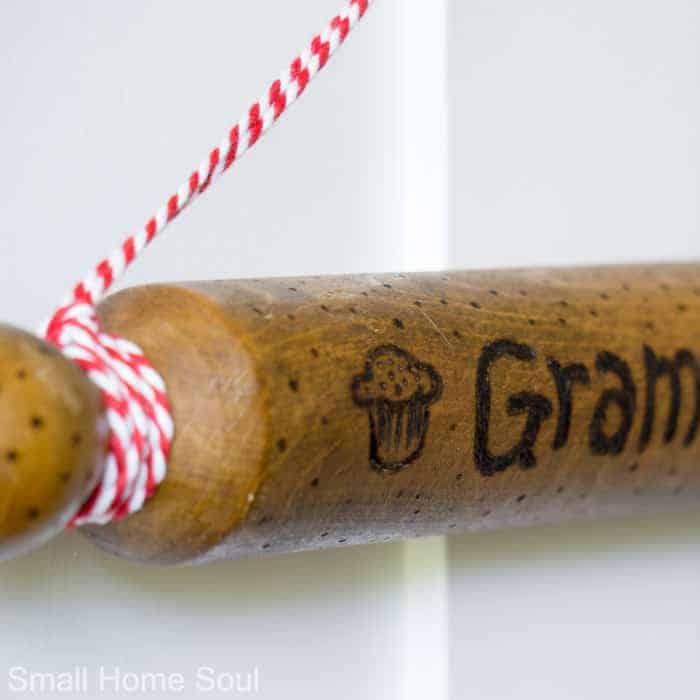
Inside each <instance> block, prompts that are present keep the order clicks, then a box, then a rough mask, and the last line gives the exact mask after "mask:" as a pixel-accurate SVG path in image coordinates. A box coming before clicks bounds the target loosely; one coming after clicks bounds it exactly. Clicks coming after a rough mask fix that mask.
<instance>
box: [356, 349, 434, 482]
mask: <svg viewBox="0 0 700 700" xmlns="http://www.w3.org/2000/svg"><path fill="white" fill-rule="evenodd" d="M441 393H442V380H441V379H440V375H439V374H438V373H437V372H436V371H435V369H434V368H433V367H431V366H430V365H428V364H425V363H424V362H420V361H419V360H418V359H417V358H415V357H414V356H413V355H411V353H409V352H406V351H405V350H402V349H401V348H399V347H397V346H396V345H380V346H379V347H377V348H375V349H374V350H372V351H371V352H369V353H368V354H367V358H366V361H365V370H364V372H363V373H362V374H358V375H356V376H355V377H354V378H353V381H352V397H353V400H354V401H355V403H356V404H357V405H358V406H362V407H363V408H366V409H367V411H368V413H369V428H370V451H369V459H370V463H371V464H372V466H373V467H374V468H375V469H378V470H381V471H398V470H399V469H403V467H405V466H406V465H407V464H410V463H411V462H412V461H413V460H414V459H416V457H418V455H420V453H421V450H422V449H423V445H424V444H425V436H426V433H427V431H428V422H429V420H430V411H429V406H430V405H431V404H433V403H435V402H436V401H437V400H438V399H439V398H440V395H441Z"/></svg>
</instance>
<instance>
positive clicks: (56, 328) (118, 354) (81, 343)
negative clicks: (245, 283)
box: [42, 0, 372, 525]
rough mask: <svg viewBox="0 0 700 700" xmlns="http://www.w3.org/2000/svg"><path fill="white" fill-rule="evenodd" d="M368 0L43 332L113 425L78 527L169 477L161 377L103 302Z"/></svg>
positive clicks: (169, 435) (329, 30)
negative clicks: (108, 316)
mask: <svg viewBox="0 0 700 700" xmlns="http://www.w3.org/2000/svg"><path fill="white" fill-rule="evenodd" d="M371 2H372V0H350V1H349V2H348V3H347V5H346V6H345V7H344V8H343V9H342V10H341V11H340V13H338V14H337V15H336V16H335V17H333V19H332V20H331V21H330V23H329V24H328V26H327V27H326V28H325V30H324V31H323V32H322V33H321V34H319V35H317V36H315V37H314V38H313V39H312V40H311V44H310V45H309V47H308V49H306V51H304V52H303V53H302V54H300V55H299V56H297V57H296V58H295V59H294V60H293V61H292V62H291V64H290V65H289V68H288V69H287V70H285V72H284V73H283V75H282V76H281V77H280V78H278V79H277V80H275V81H274V82H273V83H272V85H270V87H269V89H268V91H267V94H266V95H265V96H264V97H263V98H262V99H261V100H258V101H257V102H254V103H253V105H252V106H251V107H250V109H249V110H248V112H247V113H246V114H245V115H244V116H243V118H242V119H241V120H240V121H239V122H238V123H236V124H234V126H233V127H232V128H231V129H230V130H229V132H228V134H227V135H226V136H225V138H224V139H223V140H222V142H221V143H220V145H219V146H217V147H216V148H214V149H213V150H212V151H211V152H210V153H209V156H208V157H207V158H205V159H204V160H203V161H202V163H201V165H200V166H199V167H198V168H197V170H195V171H194V172H193V173H192V174H191V175H190V176H189V178H188V180H187V182H185V183H184V184H183V185H182V186H181V187H180V188H179V189H178V190H177V192H176V193H175V194H173V195H172V196H171V197H170V198H169V199H168V200H167V202H166V203H165V205H164V206H163V207H161V208H160V209H159V210H158V211H157V212H156V214H155V216H153V217H151V218H150V219H149V220H148V221H147V222H146V225H145V226H144V228H143V229H142V230H141V231H139V232H138V233H135V234H134V235H131V236H129V237H128V238H127V239H126V240H125V241H124V242H123V243H122V245H121V246H120V247H119V248H117V250H115V251H114V253H112V255H110V256H109V257H108V258H105V259H104V260H102V261H101V262H100V263H99V264H98V265H97V266H96V267H95V268H94V269H93V270H92V272H91V273H90V274H89V275H88V276H87V277H86V278H85V279H83V280H82V281H81V282H79V283H78V284H77V285H76V286H75V287H74V288H73V290H72V292H71V294H70V295H69V297H68V298H67V299H66V300H65V301H64V303H63V305H62V306H61V307H60V308H59V309H58V310H57V311H56V312H55V313H54V315H53V316H52V317H51V318H50V320H49V321H48V322H47V323H46V324H45V326H44V328H43V329H42V335H43V336H44V337H45V338H46V339H47V340H49V341H50V342H52V343H54V344H55V345H56V346H58V347H59V348H60V349H61V350H62V352H63V353H64V354H65V355H66V356H68V357H69V358H70V359H71V360H73V361H74V362H76V363H77V364H78V365H79V366H80V367H82V368H83V370H84V371H85V372H86V373H87V375H88V376H89V377H90V379H91V380H92V381H93V382H94V383H95V384H96V385H97V386H98V388H99V389H100V392H101V394H102V398H103V402H104V406H105V412H106V417H107V423H108V427H109V437H108V453H107V459H106V464H105V467H104V470H103V474H102V478H101V480H100V482H99V483H98V485H97V486H96V487H95V489H94V490H93V492H92V494H91V495H90V497H89V498H88V500H87V501H86V502H85V503H84V504H83V505H82V507H81V508H80V509H79V511H78V513H77V514H76V515H75V517H74V518H73V520H72V521H71V525H80V524H84V523H107V522H110V521H113V520H118V519H120V518H123V517H125V516H126V515H128V514H130V513H133V512H135V511H137V510H138V509H139V508H140V507H141V506H142V505H143V503H144V501H145V500H146V498H148V497H149V496H150V495H151V494H152V493H153V492H154V491H155V489H156V487H157V486H158V484H159V483H160V482H161V481H162V480H163V477H164V476H165V472H166V466H167V459H168V453H169V450H170V445H171V442H172V439H173V421H172V417H171V413H170V406H169V404H168V398H167V395H166V388H165V384H164V382H163V380H162V378H161V377H160V375H159V374H158V373H157V372H156V370H155V369H154V368H153V367H152V366H151V364H150V363H149V362H148V360H147V358H146V357H145V356H144V354H143V352H142V351H141V350H140V349H139V348H138V347H137V346H136V345H134V344H133V343H130V342H129V341H127V340H124V339H123V338H117V337H115V336H113V335H110V334H109V333H106V332H105V331H103V330H102V328H101V326H100V321H99V318H98V316H97V312H96V309H95V306H96V304H97V303H98V302H99V300H100V299H101V298H102V297H103V296H104V295H105V293H106V292H107V290H108V289H109V288H110V287H111V286H112V285H113V284H114V282H115V281H116V280H117V279H118V278H119V277H120V276H121V275H122V274H123V273H124V271H125V270H126V268H127V267H129V265H130V264H131V263H132V262H133V261H134V260H135V259H136V257H137V256H138V255H139V253H141V251H142V250H143V249H144V248H145V247H146V246H147V245H148V244H149V243H150V242H151V241H152V240H153V239H154V238H155V237H156V236H157V235H158V234H159V233H160V232H161V231H162V230H163V229H164V228H165V227H166V226H167V225H168V224H169V223H170V222H171V221H172V220H173V219H174V218H175V217H176V216H177V215H178V214H179V213H180V212H181V211H182V210H183V209H184V208H185V207H186V206H187V205H188V204H190V203H191V202H192V201H194V199H196V198H197V197H198V196H199V195H201V194H202V193H203V192H204V191H205V190H207V189H208V188H209V186H210V185H211V184H212V182H214V180H216V178H218V177H219V176H220V175H222V174H223V173H224V172H225V171H226V170H227V169H228V168H229V167H230V166H231V164H232V163H233V162H234V161H235V160H237V159H238V158H240V157H241V156H242V155H243V154H244V153H245V152H246V151H248V150H249V149H250V148H251V147H252V146H254V145H255V143H257V141H258V140H259V139H260V137H261V136H262V135H263V134H264V133H265V132H266V131H267V130H268V129H269V128H270V127H271V126H272V125H273V124H274V123H275V121H276V120H277V119H278V118H279V116H280V115H281V114H282V113H283V112H284V111H285V109H287V108H288V107H289V106H290V105H291V104H292V103H293V102H294V101H295V100H296V99H297V97H299V95H301V93H302V92H304V89H305V88H306V85H307V84H308V82H309V81H310V80H311V79H312V78H313V77H314V76H315V75H316V73H318V72H319V71H320V70H321V68H323V67H324V66H325V65H326V63H327V61H328V59H329V58H330V56H331V55H332V54H333V52H334V51H335V50H336V49H337V48H338V47H339V46H340V44H342V43H343V41H344V40H345V38H346V37H347V35H348V33H349V31H350V30H351V29H352V28H353V27H354V26H355V24H357V22H358V20H360V19H361V18H362V17H363V16H364V14H365V12H366V11H367V7H368V5H369V4H370V3H371Z"/></svg>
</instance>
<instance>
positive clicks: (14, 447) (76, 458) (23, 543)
mask: <svg viewBox="0 0 700 700" xmlns="http://www.w3.org/2000/svg"><path fill="white" fill-rule="evenodd" d="M105 435H106V433H105V430H104V425H103V422H102V406H101V401H100V395H99V392H98V391H97V389H96V388H95V387H94V386H93V384H92V382H91V381H90V380H89V379H88V378H87V377H86V376H85V374H83V372H82V371H81V370H80V369H79V368H78V367H77V366H76V365H74V364H73V363H72V362H70V360H67V359H66V358H65V357H63V355H61V353H60V352H58V350H56V349H55V348H54V347H52V346H50V345H48V344H47V343H44V342H43V341H42V340H40V339H38V338H37V337H36V336H34V335H31V334H30V333H26V332H24V331H20V330H18V329H16V328H11V327H10V326H4V325H0V559H2V558H6V557H10V556H15V555H17V554H20V553H22V552H24V551H27V550H29V549H31V548H33V547H36V546H38V545H39V544H41V543H43V542H45V541H46V540H47V539H50V538H51V537H54V536H56V535H57V534H58V533H60V532H61V531H62V530H63V529H64V528H65V526H66V523H67V522H68V520H69V519H70V518H71V517H72V516H73V515H74V514H75V512H76V510H77V508H78V506H79V505H80V504H81V503H82V502H83V500H84V498H85V497H86V495H87V494H89V493H90V491H91V490H92V488H93V486H94V484H95V481H96V479H97V477H98V474H99V468H100V466H101V465H102V464H103V461H104V457H103V455H104V440H105Z"/></svg>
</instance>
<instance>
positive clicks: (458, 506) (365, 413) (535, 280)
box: [89, 265, 700, 563]
mask: <svg viewBox="0 0 700 700" xmlns="http://www.w3.org/2000/svg"><path fill="white" fill-rule="evenodd" d="M699 295H700V267H698V266H696V265H657V266H621V267H603V268H596V269H586V268H580V269H569V270H567V269H532V270H512V271H501V272H448V273H434V274H432V273H431V274H406V275H404V274H398V275H396V274H387V275H363V276H339V277H322V278H288V279H272V280H245V281H237V282H224V281H221V282H203V283H188V284H172V285H157V286H152V287H142V288H137V289H132V290H128V291H126V292H122V293H120V294H117V295H116V296H114V297H111V298H110V299H108V300H107V301H106V302H105V303H104V304H103V306H102V307H101V314H102V316H103V318H104V320H105V323H106V325H107V327H108V328H109V329H110V330H112V331H115V332H117V333H119V334H122V335H124V336H125V337H127V338H129V339H131V340H133V341H135V342H137V343H138V344H139V345H140V346H141V347H142V348H143V349H144V351H145V352H146V354H147V355H148V356H149V358H150V359H151V361H152V362H153V363H154V364H155V366H156V367H158V369H159V370H160V371H161V372H162V373H163V376H164V378H165V380H166V382H167V384H168V388H169V393H170V396H171V399H172V403H173V406H174V412H175V425H176V437H175V442H174V449H173V456H172V460H171V464H170V471H169V474H168V477H167V479H166V481H165V483H164V484H163V486H161V488H160V490H159V492H158V493H157V494H156V496H155V497H154V498H153V499H151V501H150V502H149V503H148V504H147V505H146V507H145V508H144V509H143V511H142V512H140V513H138V514H136V515H134V516H132V517H130V518H128V519H127V520H125V521H123V522H121V523H117V524H115V525H110V526H108V527H103V528H101V527H96V528H89V535H90V536H91V537H92V538H93V539H94V540H95V541H97V542H98V543H100V544H101V545H102V546H104V547H106V548H107V549H109V550H111V551H113V552H116V553H118V554H121V555H124V556H128V557H132V558H134V559H138V560H141V561H149V562H156V563H187V562H199V561H207V560H211V559H217V558H234V557H243V556H257V555H259V554H267V553H274V552H285V551H292V550H300V549H308V548H320V547H331V546H339V545H350V544H356V543H361V542H381V541H387V540H391V539H394V538H403V537H414V536H422V535H429V534H437V533H449V532H455V531H465V530H482V529H487V528H496V527H506V526H515V525H525V524H528V523H532V522H558V521H561V520H564V519H571V518H579V517H598V516H607V515H618V514H625V513H633V512H636V513H639V512H646V511H649V510H661V509H666V508H680V507H688V506H694V505H696V504H697V502H698V496H699V495H700V469H699V468H698V456H699V450H700V448H699V447H698V445H699V444H700V439H698V438H697V435H696V434H695V430H694V428H693V425H695V427H697V422H698V420H699V419H698V416H697V413H696V412H697V409H698V405H700V404H699V403H698V387H699V386H700V384H699V382H700V379H698V374H697V373H698V371H699V370H698V369H697V367H695V366H694V364H693V363H694V362H695V361H696V359H695V358H700V296H699ZM390 375H391V376H390ZM396 377H399V379H397V380H396V381H395V379H396ZM397 385H398V388H397ZM649 397H651V398H649ZM674 412H675V415H674ZM567 416H568V418H567ZM669 426H670V427H669Z"/></svg>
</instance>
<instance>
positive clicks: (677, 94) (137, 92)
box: [0, 0, 700, 700]
mask: <svg viewBox="0 0 700 700" xmlns="http://www.w3.org/2000/svg"><path fill="white" fill-rule="evenodd" d="M336 5H337V0H305V2H303V3H285V2H281V0H258V1H257V2H255V3H250V2H242V1H241V0H228V1H226V2H224V1H223V0H222V1H217V2H214V1H212V0H209V1H208V2H202V3H197V4H196V5H195V4H193V3H185V2H166V0H160V1H158V2H153V1H151V2H122V3H109V4H107V3H89V2H87V1H86V0H85V1H79V2H78V1H72V2H68V1H66V2H62V3H51V2H48V1H47V2H37V1H36V0H32V1H31V2H7V1H5V2H3V3H2V5H0V45H2V47H3V58H2V60H1V61H0V86H1V87H2V92H1V93H0V94H1V95H2V98H1V99H2V107H3V109H2V110H0V153H1V154H2V158H3V167H2V169H0V192H2V195H0V260H1V261H2V266H1V268H0V269H1V273H0V295H1V296H0V298H1V299H2V300H3V302H2V317H3V318H4V319H5V320H7V321H11V322H14V323H19V324H22V325H25V326H27V327H32V326H33V325H35V323H36V322H37V321H38V320H39V319H40V318H42V317H43V316H44V315H45V314H46V313H47V312H48V311H49V310H50V308H51V305H52V304H53V303H55V302H56V301H57V300H58V299H59V298H60V297H61V295H62V294H63V292H64V290H65V289H66V288H67V286H68V285H69V284H70V283H71V282H72V281H74V280H75V279H76V277H77V276H79V275H80V274H82V273H83V272H84V271H85V270H86V269H88V268H89V266H90V265H91V264H93V263H94V262H95V261H96V260H97V259H98V257H100V256H102V255H103V254H105V253H106V252H108V251H109V250H111V248H112V246H113V245H114V244H115V243H116V242H118V240H119V239H120V237H121V235H122V234H123V233H124V232H126V231H130V230H133V229H134V228H135V227H137V226H138V225H140V224H141V223H142V222H143V221H144V220H145V218H146V217H147V216H148V215H149V214H150V213H151V211H152V210H153V209H154V208H155V207H156V206H157V205H159V204H160V203H161V201H162V200H163V198H164V196H166V195H167V194H168V193H169V192H170V191H171V190H172V189H173V188H174V187H176V186H177V185H178V184H179V183H180V181H181V180H182V179H183V178H184V177H185V176H186V175H187V173H188V172H189V170H190V169H191V168H192V167H193V166H194V165H196V164H197V163H198V162H199V159H200V158H201V157H202V156H203V155H204V154H205V153H206V151H207V149H208V148H209V147H210V146H212V145H213V144H214V143H216V141H217V139H218V138H219V137H220V136H221V135H222V134H223V133H224V132H225V131H226V129H227V127H228V125H229V123H230V122H232V121H233V120H234V119H237V118H238V115H239V113H240V112H241V111H242V110H243V109H244V108H246V106H247V105H248V103H249V102H250V100H251V98H253V97H255V96H257V95H259V94H262V92H263V90H264V89H265V87H266V85H267V84H268V83H269V81H270V80H271V79H272V78H273V77H274V76H276V75H277V74H278V73H279V71H280V69H281V68H282V67H283V66H284V65H285V64H286V63H287V62H288V60H289V59H290V58H291V57H292V56H293V55H294V54H295V53H296V52H297V51H298V50H299V49H300V48H301V47H302V46H303V45H304V42H305V41H306V40H307V38H308V37H309V36H310V35H311V34H312V33H313V32H314V31H317V30H318V29H320V28H321V26H322V25H323V23H324V22H325V21H326V20H327V19H328V18H329V17H330V16H331V15H332V14H334V12H335V11H336V10H337V9H338V8H337V7H336ZM363 25H364V26H361V27H359V28H358V30H357V32H356V34H355V35H353V36H352V38H351V40H350V41H349V43H348V45H347V46H346V47H344V48H343V49H342V51H341V52H340V53H339V55H338V56H337V57H336V58H335V59H334V60H333V62H332V63H331V65H330V66H329V67H328V68H327V69H326V74H325V75H321V76H319V78H318V80H317V82H316V83H315V84H314V85H313V86H311V88H310V89H309V91H308V94H307V95H305V96H304V98H303V99H302V100H301V101H300V103H299V104H298V105H296V106H295V107H294V108H293V109H292V110H291V111H290V113H289V114H288V115H287V116H286V117H285V119H284V120H283V122H282V123H281V124H280V125H279V126H277V127H276V128H275V129H274V130H273V131H272V132H271V133H270V134H269V135H268V136H266V138H265V139H264V140H263V141H262V142H261V143H260V144H259V145H258V146H257V147H256V148H255V150H254V151H253V152H252V153H251V154H250V155H249V156H247V157H246V158H245V159H244V160H243V161H241V162H240V163H239V164H237V165H236V166H235V167H234V168H233V169H232V170H231V172H230V173H229V174H228V175H227V176H226V177H225V178H224V179H223V180H222V181H221V182H220V183H218V184H217V186H216V187H215V188H214V189H213V190H212V192H211V193H210V194H208V195H207V196H206V198H205V201H202V202H200V203H198V204H197V205H195V206H193V207H192V208H191V209H190V210H188V212H187V213H186V214H184V215H183V217H182V219H181V220H179V221H177V222H176V223H175V224H174V225H173V226H172V228H171V229H170V230H169V232H168V233H167V234H166V235H165V237H164V240H162V241H160V242H158V243H156V244H155V245H154V247H153V249H152V250H151V251H149V253H148V254H147V255H146V256H145V257H144V259H143V260H142V261H140V262H139V263H138V264H137V265H136V267H135V268H134V270H133V271H132V272H131V273H130V274H129V276H128V280H127V282H128V284H134V283H139V282H147V281H155V280H167V279H185V278H189V279H198V278H211V277H234V276H261V275H272V274H304V273H329V272H343V271H356V272H361V271H378V270H397V269H416V268H425V267H444V266H447V265H451V266H459V267H470V266H503V265H514V264H518V265H520V264H538V263H569V264H570V263H578V262H585V261H610V260H631V259H657V258H668V259H672V258H677V259H689V258H694V257H698V254H699V253H700V238H699V237H698V235H697V234H698V162H699V160H700V158H699V157H700V152H699V146H698V135H697V124H698V122H699V119H700V95H699V92H700V90H699V87H698V85H699V81H698V67H699V63H700V61H699V58H700V57H699V55H698V36H699V30H700V26H699V17H698V8H697V6H696V4H695V3H694V2H693V1H692V0H668V1H667V2H665V3H663V4H662V3H652V2H648V1H641V2H631V0H613V1H612V2H610V1H608V2H603V1H602V0H592V1H591V2H585V3H584V2H582V1H581V0H565V1H561V0H558V1H555V0H550V1H541V0H540V1H538V2H532V3H529V2H528V3H522V2H515V1H514V0H503V1H502V2H485V1H477V0H469V1H464V2H462V1H461V0H451V2H448V0H440V1H437V0H436V1H435V2H430V3H427V2H419V0H404V1H403V2H399V1H398V0H378V2H377V5H376V7H375V8H374V9H373V10H372V11H371V14H370V16H369V17H368V18H367V20H366V21H365V22H364V23H363ZM699 579H700V516H698V515H685V516H683V515H676V516H668V517H665V518H655V519H652V518H646V519H639V520H633V521H624V522H606V523H596V524H594V525H578V526H576V527H572V526H565V527H556V528H554V527H551V528H535V529H528V530H522V531H515V532H513V531H509V532H504V533H495V534H491V535H478V536H474V535H470V536H463V537H458V538H452V539H450V540H449V541H446V540H443V539H438V540H431V541H426V542H419V543H411V544H406V545H401V544H391V545H377V546H371V547H360V548H348V549H344V550H343V549H340V550H336V551H333V552H324V553H309V554H299V555H293V556H285V557H279V558H273V559H268V560H265V561H249V562H238V563H237V562H228V563H226V562H225V563H220V564H215V565H211V566H207V567H204V568H196V569H178V570H157V569H148V568H144V567H139V566H135V565H131V564H129V563H125V562H122V561H119V560H116V559H113V558H110V557H108V556H106V555H103V554H102V553H101V552H99V551H98V550H96V549H95V548H94V547H92V546H91V545H89V544H88V543H86V542H84V541H83V540H82V538H81V537H80V536H79V535H77V534H75V533H72V534H69V535H66V536H63V537H62V538H61V539H60V540H59V541H57V542H55V543H52V544H51V545H49V546H48V547H46V548H45V549H44V550H42V551H40V552H37V553H35V554H33V555H30V556H28V557H25V558H24V559H21V560H18V561H15V562H10V563H3V564H0V620H1V621H2V628H3V630H5V634H3V635H2V638H0V688H1V689H2V690H0V696H2V694H3V693H4V689H5V687H6V675H5V674H6V669H7V668H9V667H10V666H13V665H24V666H26V667H28V668H31V669H33V670H39V671H50V670H56V671H58V670H66V669H69V668H71V667H72V666H73V665H76V664H79V665H87V666H88V667H89V669H91V672H94V671H95V670H96V669H98V668H99V666H100V665H104V666H106V667H108V668H112V667H114V666H115V665H117V666H120V667H121V668H122V669H123V670H125V671H137V672H138V671H144V670H160V671H176V670H179V671H182V672H183V673H184V674H185V675H186V676H187V677H188V678H191V677H192V675H193V674H194V672H195V670H196V669H197V667H198V666H200V665H209V666H213V667H215V668H216V669H217V670H220V671H242V672H245V671H247V670H249V669H251V668H252V667H255V666H257V667H258V669H259V673H260V681H261V692H260V695H259V697H265V698H278V697H286V698H294V697H299V698H304V699H305V700H311V699H312V698H324V699H326V698H328V697H329V696H330V697H333V698H334V699H338V700H339V699H341V698H370V697H371V698H382V699H383V698H387V699H394V698H397V699H398V698H401V700H410V699H412V698H418V697H422V698H424V697H429V698H431V700H432V699H433V698H434V699H435V700H444V699H446V698H450V699H451V700H452V699H457V698H478V699H481V698H511V697H512V698H515V697H517V698H537V700H544V699H548V698H552V699H553V700H554V699H556V700H560V699H561V698H562V697H572V698H595V699H596V700H598V699H599V698H618V697H629V696H634V697H636V698H638V699H640V698H654V700H656V698H658V697H659V696H661V695H665V696H675V697H682V698H685V697H695V696H697V694H698V692H699V691H700V687H699V686H700V681H699V680H698V679H697V664H698V658H700V588H699V587H698V581H699ZM448 662H449V663H448ZM93 691H94V689H93ZM151 696H152V695H151ZM84 697H85V696H84ZM87 697H118V696H117V695H114V694H112V695H110V694H109V693H106V694H102V695H98V694H96V692H93V693H90V694H88V695H87ZM122 697H123V696H122ZM132 697H133V695H132ZM143 697H146V696H145V695H144V696H143ZM209 697H213V696H212V695H209ZM214 697H215V696H214ZM220 697H223V695H221V696H220Z"/></svg>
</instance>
